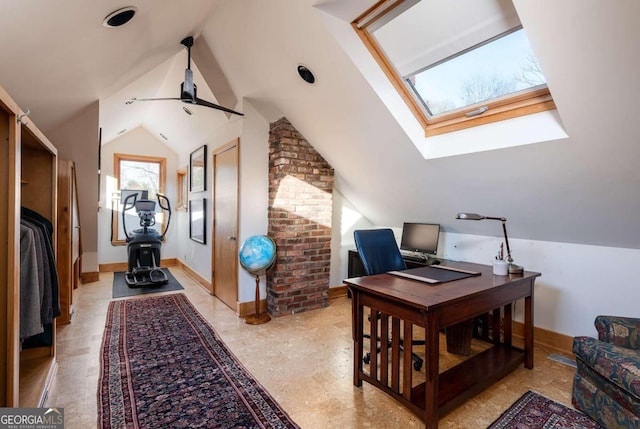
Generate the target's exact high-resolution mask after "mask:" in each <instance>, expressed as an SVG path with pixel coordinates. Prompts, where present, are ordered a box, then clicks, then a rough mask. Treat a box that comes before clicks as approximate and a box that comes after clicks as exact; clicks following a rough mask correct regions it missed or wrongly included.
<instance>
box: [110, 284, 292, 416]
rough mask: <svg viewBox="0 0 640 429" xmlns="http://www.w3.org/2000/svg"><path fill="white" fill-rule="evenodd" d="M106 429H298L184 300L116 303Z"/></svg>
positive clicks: (112, 309) (112, 310)
mask: <svg viewBox="0 0 640 429" xmlns="http://www.w3.org/2000/svg"><path fill="white" fill-rule="evenodd" d="M101 356H102V360H101V368H100V379H99V381H98V427H100V428H104V429H111V428H153V429H157V428H234V427H238V428H298V425H296V424H295V423H294V422H293V421H292V420H291V418H290V417H289V416H288V415H287V413H286V412H285V411H284V410H282V408H281V407H280V406H279V405H278V403H276V401H275V400H274V399H273V398H272V397H271V395H269V393H268V392H267V391H266V390H265V389H264V387H262V386H261V385H260V384H259V383H258V382H257V381H256V380H255V379H254V378H253V377H252V376H251V374H249V372H248V371H247V370H246V369H245V368H244V367H243V366H242V364H241V363H240V362H239V361H238V359H237V358H236V357H235V356H234V355H233V354H232V353H231V352H230V351H229V349H228V348H227V347H226V346H225V345H224V343H223V342H222V341H221V340H220V338H219V337H218V335H217V333H216V332H215V331H214V330H213V328H212V327H211V326H210V325H209V324H208V323H207V321H206V320H205V319H204V318H203V317H202V316H201V315H200V314H199V313H198V312H197V310H196V309H195V308H194V307H193V305H192V304H191V303H190V302H189V300H188V299H187V298H186V296H185V295H184V294H181V293H179V294H171V295H163V296H156V297H149V298H138V299H128V300H121V301H112V302H111V303H110V304H109V309H108V314H107V324H106V327H105V331H104V337H103V340H102V353H101Z"/></svg>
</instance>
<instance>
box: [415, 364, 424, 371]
mask: <svg viewBox="0 0 640 429" xmlns="http://www.w3.org/2000/svg"><path fill="white" fill-rule="evenodd" d="M420 368H422V362H414V363H413V369H415V370H416V371H420Z"/></svg>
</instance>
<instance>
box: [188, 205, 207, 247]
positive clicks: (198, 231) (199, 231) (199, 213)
mask: <svg viewBox="0 0 640 429" xmlns="http://www.w3.org/2000/svg"><path fill="white" fill-rule="evenodd" d="M206 208H207V199H206V198H202V199H199V200H190V201H189V238H191V239H192V240H193V241H197V242H198V243H202V244H207V238H206V237H207V236H206V233H207V212H206Z"/></svg>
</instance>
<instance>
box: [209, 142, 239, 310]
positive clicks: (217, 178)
mask: <svg viewBox="0 0 640 429" xmlns="http://www.w3.org/2000/svg"><path fill="white" fill-rule="evenodd" d="M238 144H239V139H235V140H233V141H231V142H229V143H227V144H226V145H224V146H222V147H221V148H219V149H217V150H216V151H214V153H213V239H212V243H213V255H212V259H213V260H212V261H211V267H212V270H213V273H212V276H211V278H212V279H213V294H214V295H215V296H217V297H218V298H219V299H220V300H221V301H222V302H224V303H225V304H227V305H228V306H229V307H230V308H231V309H232V310H233V311H235V312H238V241H237V235H238Z"/></svg>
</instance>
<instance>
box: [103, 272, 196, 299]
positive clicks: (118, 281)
mask: <svg viewBox="0 0 640 429" xmlns="http://www.w3.org/2000/svg"><path fill="white" fill-rule="evenodd" d="M161 270H162V271H164V273H165V274H166V275H167V278H168V279H169V282H168V283H166V284H163V285H158V286H144V287H135V288H134V287H129V285H127V282H126V281H125V280H124V271H117V272H115V273H113V295H112V298H122V297H124V296H136V295H144V294H147V293H156V292H167V291H171V290H181V289H184V288H183V287H182V285H181V284H180V283H178V280H176V279H175V277H173V275H172V274H171V273H170V272H169V269H168V268H161Z"/></svg>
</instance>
